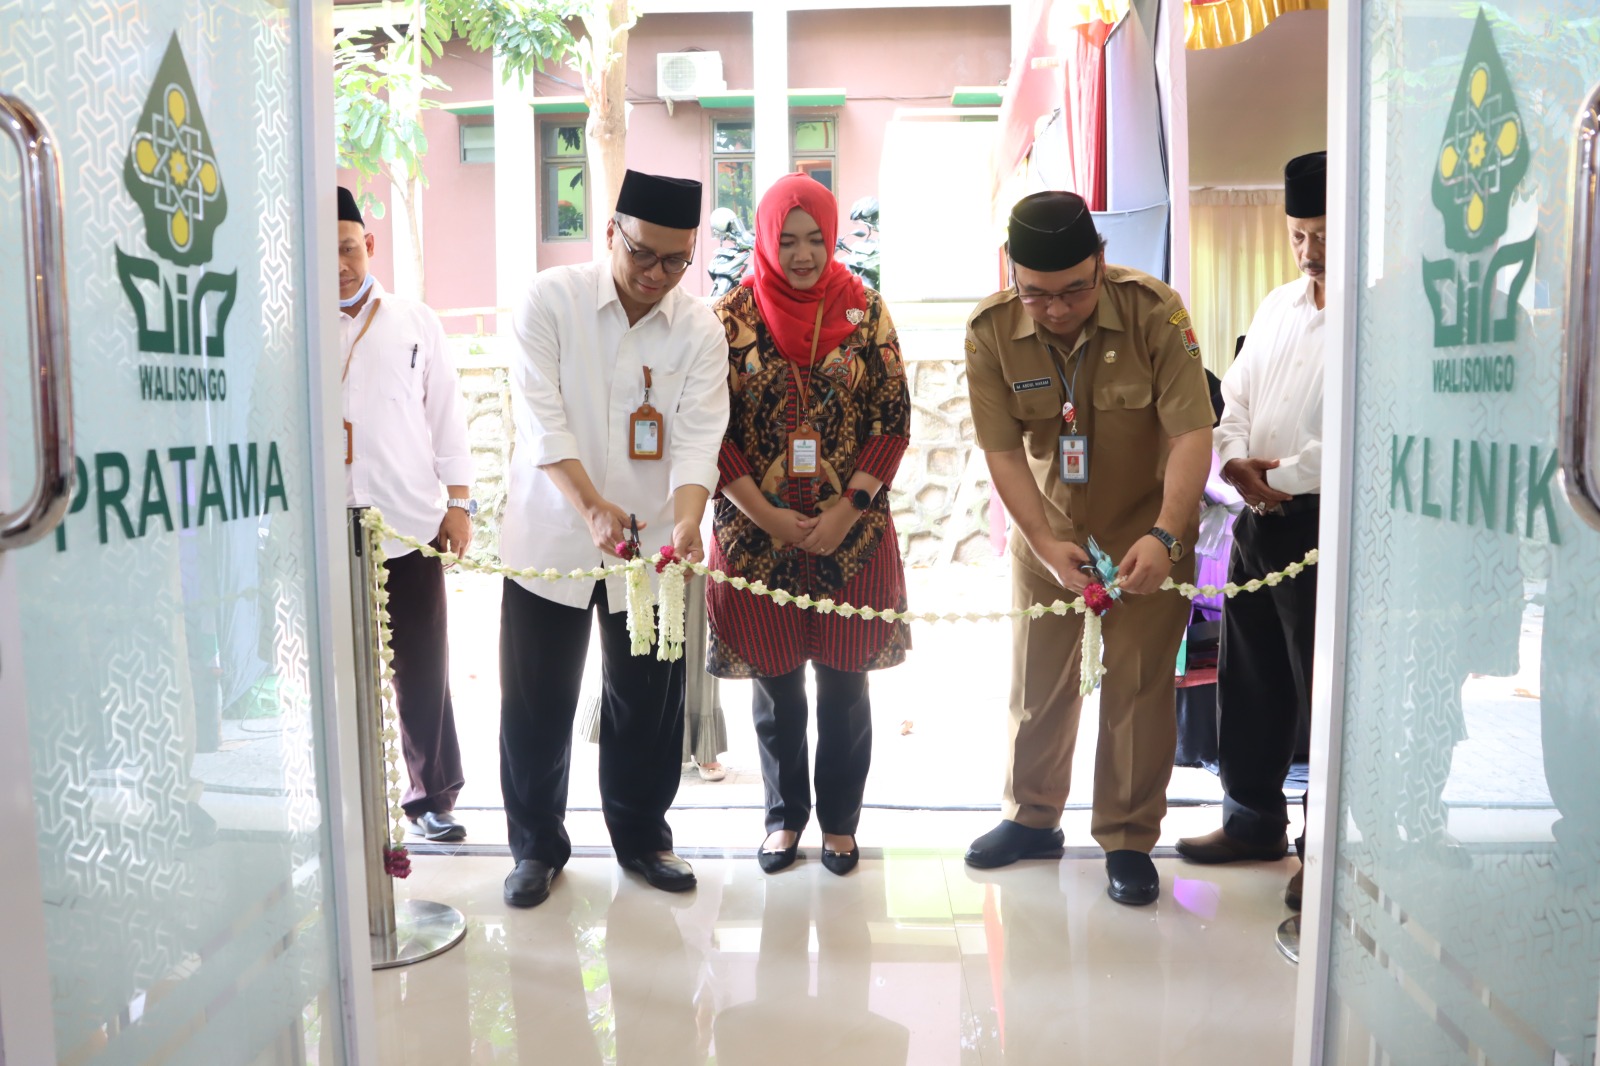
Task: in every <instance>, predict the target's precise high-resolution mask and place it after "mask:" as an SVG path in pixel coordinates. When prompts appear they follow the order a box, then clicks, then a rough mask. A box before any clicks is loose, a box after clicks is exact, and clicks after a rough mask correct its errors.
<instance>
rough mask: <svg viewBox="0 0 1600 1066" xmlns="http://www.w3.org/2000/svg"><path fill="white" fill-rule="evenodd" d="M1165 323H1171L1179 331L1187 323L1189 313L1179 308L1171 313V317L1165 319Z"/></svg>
mask: <svg viewBox="0 0 1600 1066" xmlns="http://www.w3.org/2000/svg"><path fill="white" fill-rule="evenodd" d="M1167 321H1168V322H1171V323H1172V324H1173V325H1174V326H1177V327H1178V328H1179V329H1182V328H1183V327H1184V325H1186V324H1187V323H1188V321H1189V312H1188V311H1186V310H1184V309H1183V308H1181V307H1180V308H1178V309H1177V310H1176V311H1174V312H1172V317H1171V318H1169V319H1167Z"/></svg>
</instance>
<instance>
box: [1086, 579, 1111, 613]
mask: <svg viewBox="0 0 1600 1066" xmlns="http://www.w3.org/2000/svg"><path fill="white" fill-rule="evenodd" d="M1115 602H1117V601H1116V600H1113V599H1112V598H1111V593H1109V592H1107V591H1106V587H1105V586H1104V585H1102V584H1100V582H1098V581H1096V582H1094V583H1093V584H1091V585H1089V586H1087V587H1086V588H1085V589H1084V590H1083V605H1084V606H1085V607H1087V608H1089V610H1091V611H1093V612H1094V613H1095V614H1097V615H1103V614H1105V613H1106V612H1107V611H1109V610H1111V605H1112V604H1113V603H1115Z"/></svg>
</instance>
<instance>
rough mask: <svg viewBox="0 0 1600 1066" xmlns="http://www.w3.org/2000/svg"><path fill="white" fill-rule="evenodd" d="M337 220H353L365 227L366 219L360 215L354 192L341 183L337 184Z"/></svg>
mask: <svg viewBox="0 0 1600 1066" xmlns="http://www.w3.org/2000/svg"><path fill="white" fill-rule="evenodd" d="M339 221H340V222H354V223H355V224H356V225H358V226H360V227H361V228H362V229H366V228H367V223H366V220H365V219H363V218H362V217H361V208H359V207H357V206H356V198H355V194H353V193H352V192H351V191H350V190H349V189H347V188H345V187H344V186H343V185H341V186H339Z"/></svg>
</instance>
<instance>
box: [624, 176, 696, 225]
mask: <svg viewBox="0 0 1600 1066" xmlns="http://www.w3.org/2000/svg"><path fill="white" fill-rule="evenodd" d="M617 213H618V214H620V215H632V216H633V217H634V218H636V219H638V220H639V221H641V222H651V223H654V224H655V225H657V226H665V227H666V228H667V229H698V228H699V227H700V183H699V182H698V181H692V180H690V179H689V178H668V177H664V176H662V175H660V174H642V173H640V172H639V171H637V170H629V171H627V172H626V173H624V174H623V175H622V190H621V191H620V192H618V193H617Z"/></svg>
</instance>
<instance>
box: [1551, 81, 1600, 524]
mask: <svg viewBox="0 0 1600 1066" xmlns="http://www.w3.org/2000/svg"><path fill="white" fill-rule="evenodd" d="M1577 134H1578V144H1577V157H1576V160H1575V162H1574V166H1573V188H1572V192H1573V197H1572V284H1571V290H1570V291H1569V292H1568V294H1567V329H1566V348H1565V350H1564V351H1563V353H1562V358H1561V438H1560V442H1559V451H1560V455H1561V490H1562V491H1563V492H1565V493H1566V495H1567V502H1568V503H1570V504H1571V505H1572V509H1573V510H1574V511H1576V512H1577V513H1578V516H1579V517H1580V518H1582V519H1583V520H1584V521H1585V522H1587V523H1589V525H1591V526H1593V527H1594V528H1595V529H1600V481H1597V479H1596V476H1595V470H1594V465H1593V462H1592V460H1593V453H1594V445H1595V441H1594V438H1593V435H1592V432H1591V431H1592V429H1593V427H1594V425H1595V412H1596V406H1595V394H1594V389H1595V362H1596V359H1597V358H1600V240H1597V239H1596V238H1597V236H1600V234H1597V233H1596V230H1597V229H1600V86H1597V87H1596V88H1595V89H1594V91H1593V92H1591V93H1590V94H1589V99H1588V100H1587V101H1586V102H1585V103H1584V105H1583V109H1582V110H1581V111H1580V112H1579V113H1578V124H1577Z"/></svg>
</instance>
